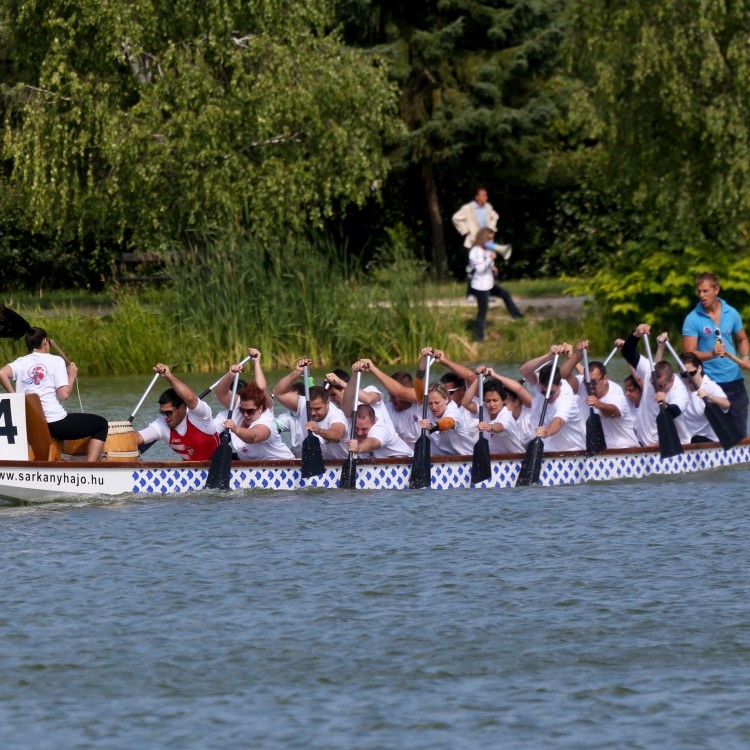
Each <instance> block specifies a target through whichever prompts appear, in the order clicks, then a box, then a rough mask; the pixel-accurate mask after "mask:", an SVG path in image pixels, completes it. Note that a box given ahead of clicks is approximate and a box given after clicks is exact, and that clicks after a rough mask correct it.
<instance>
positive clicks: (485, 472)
mask: <svg viewBox="0 0 750 750" xmlns="http://www.w3.org/2000/svg"><path fill="white" fill-rule="evenodd" d="M483 419H484V374H480V375H479V421H480V422H481V421H482V420H483ZM491 476H492V465H491V463H490V443H489V441H488V440H487V438H486V437H485V436H484V433H483V432H482V431H481V430H480V431H479V437H478V438H477V442H476V443H474V454H473V455H472V457H471V483H472V484H479V483H480V482H484V481H486V480H487V479H489V478H490V477H491Z"/></svg>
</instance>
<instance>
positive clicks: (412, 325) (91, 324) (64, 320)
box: [0, 288, 609, 375]
mask: <svg viewBox="0 0 750 750" xmlns="http://www.w3.org/2000/svg"><path fill="white" fill-rule="evenodd" d="M355 291H356V296H357V298H358V299H359V300H360V304H359V305H358V306H357V307H356V309H354V310H353V311H352V312H351V314H349V315H347V314H342V315H341V316H340V319H339V318H337V319H336V320H335V321H332V322H331V324H330V325H328V326H327V327H326V326H320V325H316V324H314V323H311V324H307V323H305V321H304V320H300V321H299V322H300V326H299V329H298V330H293V329H290V327H289V323H288V322H287V324H286V326H285V327H282V328H279V329H273V328H271V327H268V328H264V327H261V326H258V325H254V324H253V321H252V320H251V319H247V317H244V316H242V314H240V316H239V319H238V320H233V321H232V325H234V326H236V330H237V336H238V342H237V344H236V345H235V346H233V347H231V348H217V344H215V343H212V342H215V341H216V340H217V339H220V337H221V331H213V330H210V329H209V330H207V329H205V328H203V327H199V326H198V325H194V327H190V324H189V322H187V321H185V320H184V319H181V318H180V315H179V313H178V312H177V299H176V296H177V292H176V291H175V290H173V289H165V290H161V291H158V292H156V293H155V292H145V293H134V292H128V293H122V292H119V293H117V294H115V293H112V294H109V295H98V296H97V297H92V298H86V299H76V300H75V301H74V300H72V299H71V297H70V295H66V294H60V295H59V297H58V296H57V295H56V294H52V295H49V296H48V297H46V298H45V299H44V300H43V301H42V300H38V299H33V298H30V297H23V296H19V295H14V296H12V297H7V296H6V297H5V299H4V301H5V304H7V305H8V306H9V307H12V308H13V309H15V310H16V311H17V312H19V313H20V314H21V315H23V316H24V317H25V318H26V319H27V320H28V321H29V322H30V323H31V324H32V325H39V326H42V327H44V328H46V329H47V330H48V331H49V333H50V335H51V336H52V337H53V338H54V339H55V340H56V341H57V343H58V344H59V345H60V347H61V348H62V349H63V350H64V351H65V353H66V354H67V355H68V357H69V358H70V359H72V360H74V361H75V362H76V363H77V364H78V365H79V367H80V368H81V370H82V371H83V372H86V373H87V374H90V375H106V374H112V375H127V374H139V373H145V372H148V371H149V370H150V368H151V367H152V366H153V364H154V363H155V362H158V361H165V362H168V363H169V364H171V365H173V366H175V367H176V368H177V369H178V370H179V371H182V372H186V371H195V372H214V371H220V370H222V369H223V368H224V367H225V366H226V365H227V364H228V363H229V362H230V361H236V360H237V359H239V358H241V356H243V354H244V353H245V351H246V348H247V347H248V346H257V347H258V348H259V349H261V351H262V352H263V356H264V360H265V361H266V362H267V363H268V366H269V367H279V368H286V367H289V366H290V365H291V363H292V362H293V360H294V359H295V358H296V357H298V356H301V355H307V354H309V355H310V356H312V357H313V359H314V360H315V363H316V365H317V366H320V367H334V366H337V365H343V366H346V367H348V366H349V365H350V364H351V362H353V361H354V360H356V359H357V358H358V357H360V356H369V357H371V358H373V359H374V360H375V361H377V362H379V363H381V364H388V365H393V364H397V363H398V364H405V365H412V364H413V363H414V362H415V361H416V360H417V359H418V356H419V350H420V349H421V347H422V346H425V345H432V346H437V347H440V348H443V349H445V350H446V351H448V352H449V353H450V356H451V358H453V359H456V360H458V361H465V362H477V361H485V360H486V361H490V362H498V363H499V362H519V361H522V360H525V359H528V358H530V357H533V356H536V355H537V354H539V353H541V352H543V351H545V350H546V349H547V348H548V347H549V345H550V343H552V342H554V341H562V340H567V341H575V340H579V339H580V338H584V337H588V338H591V339H592V349H593V350H594V351H605V350H606V349H608V343H609V340H608V338H607V337H606V336H605V335H604V333H603V332H602V330H601V325H600V324H599V323H598V321H597V320H596V318H595V316H594V315H593V314H591V313H587V314H586V315H585V316H583V317H580V318H578V317H573V318H563V317H550V318H541V319H531V318H527V319H524V320H519V321H511V320H509V319H508V318H507V316H505V314H504V310H500V309H498V308H491V311H490V316H489V326H488V329H487V339H486V341H485V342H484V343H483V344H481V345H479V344H476V343H474V341H473V322H474V316H475V310H474V308H473V307H471V306H464V307H459V306H456V307H447V308H435V307H430V306H428V305H427V304H426V302H425V301H423V302H420V303H414V304H411V305H408V306H407V305H406V304H401V305H400V306H399V305H397V306H396V307H395V308H389V307H383V306H382V302H383V300H382V299H376V294H375V292H376V290H373V289H367V288H358V289H356V290H355ZM84 303H85V304H84ZM376 303H377V304H376ZM370 305H372V306H370ZM216 325H217V327H220V326H225V325H226V321H221V320H219V321H218V322H217V324H216ZM23 353H25V352H24V347H23V342H22V341H12V340H8V339H5V340H0V360H2V362H8V361H10V360H12V359H14V358H15V357H17V356H20V355H21V354H23Z"/></svg>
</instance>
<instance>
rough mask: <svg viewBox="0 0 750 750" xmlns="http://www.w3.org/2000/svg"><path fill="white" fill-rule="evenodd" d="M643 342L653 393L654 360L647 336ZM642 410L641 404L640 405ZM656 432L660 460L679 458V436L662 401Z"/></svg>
mask: <svg viewBox="0 0 750 750" xmlns="http://www.w3.org/2000/svg"><path fill="white" fill-rule="evenodd" d="M643 341H644V343H645V345H646V355H647V357H648V363H649V365H650V367H651V384H652V386H653V388H654V391H656V390H657V387H656V370H655V369H654V358H653V357H652V356H651V343H650V342H649V340H648V334H644V336H643ZM641 408H643V404H641ZM656 432H657V433H658V435H659V451H660V453H661V457H662V458H671V457H672V456H679V455H680V453H682V452H683V447H682V443H680V436H679V435H678V434H677V427H675V423H674V417H673V416H672V415H671V414H670V413H669V412H668V411H667V406H666V404H665V403H664V402H663V401H660V402H659V414H658V415H657V416H656Z"/></svg>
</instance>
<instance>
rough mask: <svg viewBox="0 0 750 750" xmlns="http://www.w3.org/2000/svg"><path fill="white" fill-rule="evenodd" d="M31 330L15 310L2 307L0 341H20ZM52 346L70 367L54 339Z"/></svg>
mask: <svg viewBox="0 0 750 750" xmlns="http://www.w3.org/2000/svg"><path fill="white" fill-rule="evenodd" d="M29 330H31V325H30V324H29V323H28V321H26V320H25V319H24V318H22V317H21V316H20V315H19V314H18V313H17V312H16V311H15V310H11V309H10V308H9V307H6V306H5V305H0V339H20V338H21V337H22V336H25V335H26V333H27V332H28V331H29ZM49 343H50V346H52V348H53V349H54V350H55V351H56V352H57V353H58V354H59V355H60V356H61V357H62V358H63V359H64V360H65V364H66V365H69V364H70V360H69V359H68V358H67V356H66V355H65V352H64V351H63V350H62V349H61V348H60V347H59V346H58V345H57V343H56V342H55V341H53V340H52V339H50V340H49Z"/></svg>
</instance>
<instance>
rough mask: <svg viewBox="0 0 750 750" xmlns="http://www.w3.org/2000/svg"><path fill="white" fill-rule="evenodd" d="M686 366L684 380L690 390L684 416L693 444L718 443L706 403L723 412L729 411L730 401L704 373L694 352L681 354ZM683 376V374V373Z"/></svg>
mask: <svg viewBox="0 0 750 750" xmlns="http://www.w3.org/2000/svg"><path fill="white" fill-rule="evenodd" d="M680 359H681V360H682V362H683V364H684V380H685V385H686V386H687V389H688V399H689V400H688V406H687V409H685V413H684V414H683V415H682V416H683V420H684V423H685V426H686V427H687V430H688V432H689V433H690V442H691V443H716V442H718V440H719V438H718V437H717V435H716V432H715V430H714V428H713V427H711V424H710V422H709V421H708V419H707V418H706V402H705V401H704V399H708V400H709V401H710V402H711V403H714V404H716V405H717V406H718V407H719V408H720V409H721V410H722V411H724V412H726V411H728V410H729V399H728V398H727V397H726V394H725V393H724V391H723V390H722V389H721V386H720V385H719V384H718V383H714V381H713V380H711V378H710V377H708V375H706V374H705V373H704V372H703V366H702V365H701V361H700V360H699V359H698V357H696V356H695V354H693V353H692V352H689V353H687V354H681V355H680ZM681 374H682V373H681Z"/></svg>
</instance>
